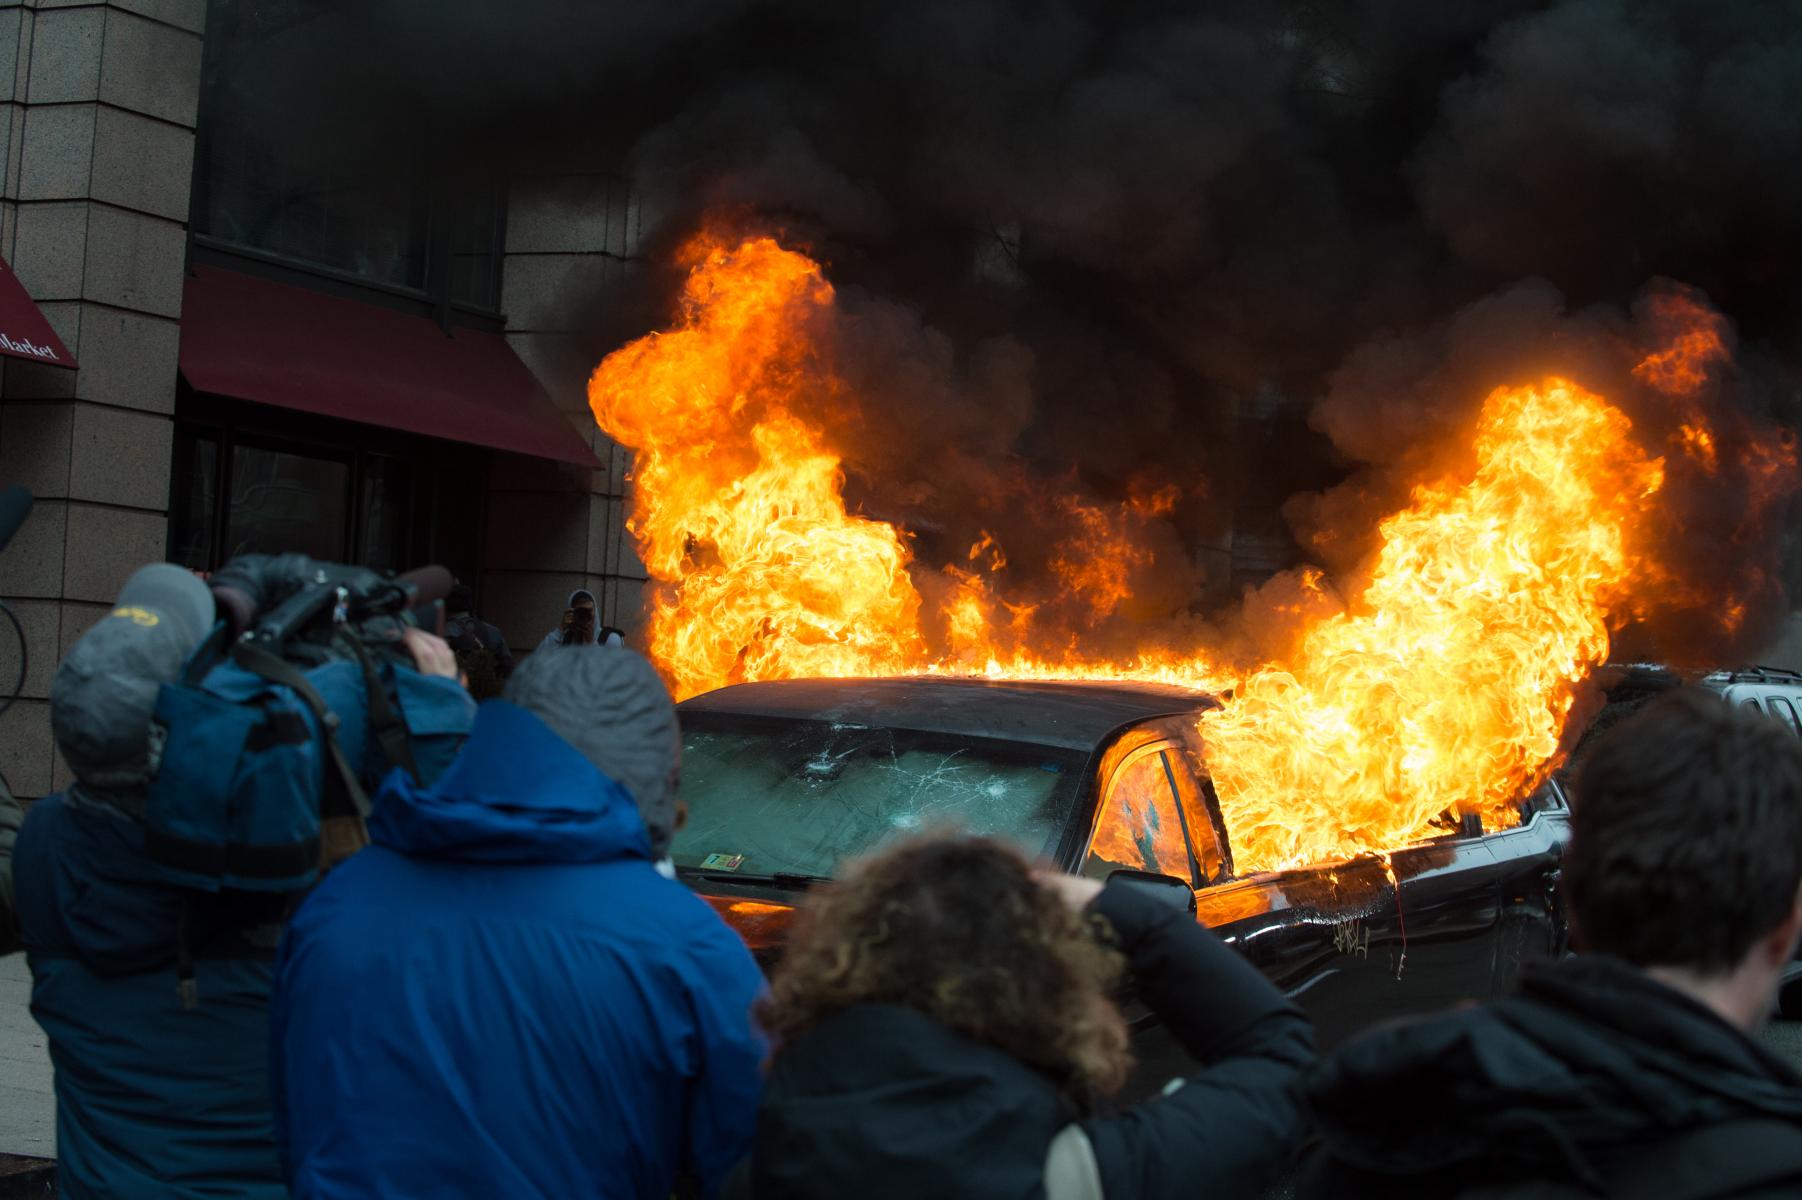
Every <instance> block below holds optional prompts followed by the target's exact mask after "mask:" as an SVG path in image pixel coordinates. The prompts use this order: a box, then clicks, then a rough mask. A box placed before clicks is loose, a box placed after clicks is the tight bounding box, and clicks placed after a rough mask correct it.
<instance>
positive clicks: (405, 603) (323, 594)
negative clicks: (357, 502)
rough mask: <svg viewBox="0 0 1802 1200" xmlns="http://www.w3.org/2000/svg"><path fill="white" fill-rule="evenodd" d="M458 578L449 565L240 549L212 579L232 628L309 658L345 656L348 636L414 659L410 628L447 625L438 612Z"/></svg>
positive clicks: (273, 649)
mask: <svg viewBox="0 0 1802 1200" xmlns="http://www.w3.org/2000/svg"><path fill="white" fill-rule="evenodd" d="M452 582H453V581H452V579H451V575H450V572H449V571H446V570H445V569H444V568H443V567H436V566H434V567H420V568H419V569H418V570H415V571H409V572H407V573H406V574H404V575H387V574H383V573H381V572H378V571H373V570H371V569H369V568H368V567H352V566H345V565H343V564H340V563H329V562H321V561H319V560H318V559H312V558H308V557H307V556H306V555H304V554H276V555H269V554H244V555H240V556H238V557H237V558H234V559H232V560H231V561H230V562H228V563H226V564H225V565H224V566H223V567H221V568H219V570H217V571H215V572H214V573H213V576H212V579H211V580H210V581H209V583H210V586H211V588H212V592H213V600H214V603H215V604H216V605H217V606H218V610H219V615H220V617H221V619H222V620H223V621H224V623H225V625H226V627H227V629H228V630H229V632H230V635H231V636H234V637H242V638H243V639H245V640H246V641H248V642H250V643H251V644H253V645H256V646H258V647H261V648H262V649H264V650H267V651H269V652H270V653H273V654H278V655H281V656H282V657H284V658H287V659H289V660H290V661H293V662H298V663H307V664H317V663H321V662H325V661H327V660H328V659H330V658H332V657H334V656H342V655H343V654H344V653H345V652H346V650H347V649H348V647H347V645H346V639H347V638H354V639H356V641H358V642H360V643H361V644H362V645H363V646H364V647H365V648H367V649H368V650H370V651H371V652H373V653H376V654H379V655H382V656H383V657H386V658H388V659H390V660H392V661H396V662H400V663H403V664H405V663H408V662H410V659H409V658H408V657H407V652H406V650H405V648H404V646H403V645H402V641H401V639H402V637H403V635H404V631H405V630H406V628H407V627H408V626H413V627H416V628H428V631H429V632H433V633H438V632H441V625H442V621H441V619H440V616H439V614H440V613H442V611H443V604H444V597H445V596H446V595H448V594H449V592H450V589H451V585H452ZM428 613H429V614H430V617H429V619H428V617H427V614H428Z"/></svg>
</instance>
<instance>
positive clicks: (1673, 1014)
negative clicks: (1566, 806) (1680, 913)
mask: <svg viewBox="0 0 1802 1200" xmlns="http://www.w3.org/2000/svg"><path fill="white" fill-rule="evenodd" d="M1307 1099H1308V1104H1309V1107H1310V1109H1311V1111H1312V1113H1313V1115H1314V1117H1315V1119H1316V1121H1317V1123H1318V1126H1319V1130H1320V1134H1321V1138H1322V1147H1321V1149H1320V1151H1319V1152H1318V1153H1317V1154H1316V1155H1314V1156H1311V1158H1310V1161H1309V1163H1308V1166H1307V1168H1306V1169H1305V1170H1304V1172H1303V1175H1302V1182H1301V1186H1300V1187H1299V1188H1298V1190H1297V1195H1298V1197H1301V1198H1302V1200H1312V1198H1313V1197H1321V1196H1333V1197H1347V1198H1349V1200H1357V1198H1359V1197H1365V1196H1370V1197H1376V1196H1381V1197H1384V1200H1407V1198H1411V1197H1417V1196H1418V1197H1425V1196H1433V1197H1441V1196H1445V1197H1479V1196H1482V1197H1489V1196H1497V1197H1500V1196H1557V1197H1564V1196H1572V1197H1574V1196H1623V1197H1629V1196H1630V1197H1641V1196H1645V1197H1659V1198H1661V1200H1690V1198H1700V1197H1718V1198H1722V1200H1725V1198H1727V1197H1733V1198H1736V1200H1743V1198H1750V1197H1765V1196H1770V1197H1776V1196H1802V1076H1798V1075H1797V1074H1796V1073H1795V1072H1794V1071H1793V1070H1791V1069H1790V1067H1789V1066H1788V1065H1787V1064H1785V1063H1784V1062H1783V1061H1782V1060H1780V1059H1778V1058H1777V1057H1775V1056H1774V1055H1772V1054H1771V1053H1770V1052H1769V1051H1767V1050H1766V1049H1765V1048H1764V1047H1763V1046H1761V1045H1759V1044H1758V1043H1757V1042H1756V1041H1754V1040H1753V1039H1752V1038H1749V1037H1747V1036H1746V1035H1745V1034H1743V1033H1741V1032H1740V1031H1739V1030H1737V1029H1734V1028H1733V1027H1732V1026H1730V1025H1728V1024H1727V1023H1726V1022H1725V1021H1723V1020H1721V1019H1720V1018H1719V1017H1717V1016H1716V1015H1715V1014H1714V1013H1712V1012H1710V1011H1709V1010H1708V1009H1706V1008H1703V1007H1702V1006H1701V1005H1699V1004H1697V1003H1696V1002H1694V1001H1693V1000H1691V999H1689V998H1688V997H1687V996H1684V995H1682V994H1680V993H1678V992H1676V991H1674V990H1672V989H1671V988H1668V987H1665V986H1664V985H1662V984H1660V983H1658V982H1657V981H1656V980H1653V979H1651V978H1650V977H1649V976H1647V975H1645V974H1644V973H1643V972H1641V971H1639V970H1636V969H1635V968H1633V967H1631V966H1628V965H1627V964H1625V963H1622V962H1619V961H1616V960H1612V959H1607V958H1601V957H1589V958H1576V959H1567V960H1565V961H1563V962H1560V963H1555V964H1550V965H1547V966H1542V967H1539V968H1536V969H1532V970H1530V971H1529V972H1528V974H1527V976H1526V978H1525V979H1524V981H1523V983H1522V987H1521V991H1520V994H1519V995H1516V996H1513V997H1510V998H1509V999H1506V1000H1503V1001H1500V1002H1498V1003H1495V1004H1490V1005H1485V1006H1481V1007H1473V1008H1467V1009H1462V1010H1458V1011H1454V1012H1450V1013H1446V1014H1443V1015H1441V1016H1437V1017H1432V1018H1429V1019H1426V1020H1421V1021H1414V1022H1408V1023H1403V1024H1397V1025H1392V1026H1388V1027H1386V1028H1383V1029H1379V1030H1376V1031H1374V1032H1372V1033H1369V1034H1367V1035H1365V1036H1363V1037H1361V1038H1359V1039H1357V1040H1355V1041H1353V1042H1350V1043H1348V1044H1347V1045H1346V1046H1344V1047H1343V1048H1342V1049H1341V1050H1340V1051H1339V1052H1338V1053H1337V1054H1335V1055H1334V1056H1333V1057H1332V1058H1331V1059H1329V1060H1328V1061H1327V1062H1325V1063H1323V1064H1322V1065H1321V1067H1320V1069H1319V1070H1318V1071H1317V1072H1315V1074H1314V1076H1313V1078H1312V1079H1310V1080H1309V1083H1308V1086H1307Z"/></svg>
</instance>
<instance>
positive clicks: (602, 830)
mask: <svg viewBox="0 0 1802 1200" xmlns="http://www.w3.org/2000/svg"><path fill="white" fill-rule="evenodd" d="M678 751H679V741H678V732H677V726H676V714H675V708H674V706H673V705H672V704H671V702H670V699H669V693H668V692H667V691H666V690H665V689H664V687H663V684H662V682H661V681H660V680H659V679H658V678H657V675H656V672H655V671H653V670H652V668H651V665H650V664H649V663H648V662H646V661H645V660H644V659H643V658H642V657H640V656H639V655H637V654H635V653H634V652H632V651H630V650H626V649H623V648H620V647H608V646H584V647H575V648H572V649H570V650H569V651H567V652H559V653H555V654H535V655H533V656H531V657H530V658H528V659H527V660H525V661H524V662H523V663H521V665H520V666H519V667H518V669H516V670H515V671H514V673H513V677H512V679H511V680H509V682H508V686H507V693H506V698H505V699H503V700H495V701H490V702H488V703H486V704H484V705H482V707H481V710H480V712H479V714H478V716H477V718H476V725H475V730H474V732H473V733H472V734H471V736H470V739H469V741H468V743H467V744H466V745H465V746H464V748H463V752H462V754H461V756H460V757H459V758H458V759H457V761H456V763H455V764H454V765H453V766H452V767H451V769H450V770H449V771H447V772H446V773H445V774H444V775H443V776H442V777H441V778H440V779H439V780H438V781H437V782H436V783H435V784H433V785H432V786H430V787H425V788H420V787H416V786H414V785H412V784H411V783H410V782H408V781H406V780H405V779H404V777H399V776H396V777H392V778H391V779H390V781H389V783H388V785H387V786H386V787H385V788H384V789H383V790H382V791H381V792H380V793H379V794H378V795H377V797H376V799H375V802H374V809H373V812H372V815H371V819H370V823H369V832H370V839H371V842H372V845H371V847H370V848H369V849H367V850H365V851H363V852H362V853H361V854H359V855H357V857H355V858H353V859H352V860H351V861H350V862H349V863H347V864H346V865H344V866H343V867H340V868H339V869H338V870H336V871H335V872H333V874H332V875H331V876H330V877H329V878H327V879H326V880H325V882H324V883H322V884H321V885H320V886H319V887H318V888H317V889H316V890H315V891H314V892H313V894H312V895H311V896H309V897H308V898H307V900H306V902H305V903H304V904H302V905H301V907H300V909H299V911H298V912H297V913H296V914H295V917H294V919H293V921H292V923H291V924H290V926H289V928H288V934H287V937H286V939H285V940H284V942H283V945H282V960H281V965H280V978H279V982H278V986H277V992H276V1000H275V1006H274V1016H273V1021H272V1028H271V1038H272V1042H271V1045H272V1061H273V1063H274V1070H275V1073H276V1080H275V1091H276V1106H277V1130H278V1136H279V1138H280V1140H281V1143H282V1148H283V1159H284V1163H285V1165H286V1168H287V1176H288V1180H289V1184H290V1186H291V1187H292V1189H293V1194H294V1195H295V1196H297V1197H352V1196H357V1197H362V1196H368V1197H377V1196H470V1197H488V1196H603V1197H605V1196H618V1197H638V1196H659V1197H661V1196H668V1195H669V1194H670V1193H671V1189H672V1186H673V1185H674V1184H675V1183H676V1181H677V1179H678V1176H679V1175H683V1174H689V1175H692V1176H694V1177H696V1178H697V1179H698V1182H699V1183H700V1185H701V1187H702V1189H703V1190H704V1192H705V1193H706V1194H708V1195H712V1194H713V1193H714V1192H715V1190H716V1189H717V1188H718V1186H719V1183H720V1180H721V1178H722V1177H723V1175H724V1173H725V1171H726V1169H727V1168H728V1167H729V1166H730V1165H731V1164H732V1163H733V1162H734V1161H736V1160H737V1159H738V1158H739V1157H741V1156H742V1155H743V1154H744V1153H745V1151H746V1150H747V1149H748V1148H749V1145H750V1137H751V1130H752V1123H753V1121H754V1120H755V1114H756V1109H757V1100H758V1096H759V1094H760V1092H761V1090H762V1083H761V1078H760V1075H759V1069H758V1067H759V1062H760V1060H761V1058H762V1056H763V1046H762V1045H761V1043H760V1041H759V1039H758V1038H757V1037H756V1036H755V1035H754V1034H753V1032H752V1028H751V1020H750V1007H751V1004H752V1002H753V1000H754V999H755V998H756V997H757V995H758V994H759V993H760V991H761V990H762V982H763V981H762V976H761V974H760V973H759V971H758V969H757V966H756V964H755V962H754V961H753V960H752V958H751V955H750V952H749V951H748V950H746V949H745V946H744V944H743V943H742V942H740V941H739V940H738V937H737V935H736V934H734V933H733V932H732V931H731V930H730V929H729V928H728V927H727V926H726V925H725V923H724V922H722V921H721V920H720V919H719V917H718V916H717V915H715V913H714V912H713V910H712V909H711V908H709V907H708V906H707V904H706V903H705V902H704V901H702V900H701V899H700V898H699V897H698V896H696V895H695V894H694V893H692V892H690V891H689V890H688V889H687V888H685V887H684V886H682V885H681V884H680V883H677V882H675V881H674V880H671V879H668V878H665V877H663V876H661V875H660V874H659V873H658V872H657V871H656V870H655V869H654V868H653V866H652V864H653V861H654V856H658V855H660V854H661V853H662V849H661V848H662V847H663V846H665V845H667V842H668V839H669V836H670V833H671V831H672V830H673V826H674V812H675V801H674V790H675V783H676V771H677V765H678ZM347 981H355V986H347Z"/></svg>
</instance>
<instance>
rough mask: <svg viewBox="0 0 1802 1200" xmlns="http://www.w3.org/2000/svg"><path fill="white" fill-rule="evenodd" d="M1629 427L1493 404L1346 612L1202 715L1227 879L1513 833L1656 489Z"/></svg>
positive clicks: (1386, 545)
mask: <svg viewBox="0 0 1802 1200" xmlns="http://www.w3.org/2000/svg"><path fill="white" fill-rule="evenodd" d="M1628 433H1629V426H1628V422H1627V419H1626V417H1624V416H1623V415H1621V413H1620V412H1619V411H1617V410H1615V409H1614V408H1612V407H1610V406H1609V405H1608V404H1607V403H1606V402H1605V401H1604V400H1603V399H1602V398H1601V397H1600V396H1597V395H1595V394H1593V393H1591V392H1588V391H1585V390H1584V389H1583V388H1581V387H1578V386H1577V385H1576V384H1574V383H1571V382H1569V381H1568V380H1563V379H1548V380H1546V381H1544V382H1543V383H1541V384H1539V385H1538V386H1535V387H1520V388H1502V389H1498V390H1497V391H1496V392H1494V393H1493V394H1492V395H1491V396H1490V397H1489V399H1488V400H1487V402H1486V403H1485V404H1484V408H1483V415H1482V419H1481V423H1480V425H1479V427H1478V429H1477V434H1476V470H1475V473H1474V474H1473V475H1472V476H1471V477H1470V478H1469V479H1467V480H1464V481H1462V482H1460V481H1458V480H1450V479H1448V480H1442V481H1440V482H1438V483H1434V484H1430V485H1426V486H1422V487H1420V488H1417V489H1416V490H1415V493H1414V497H1413V503H1412V504H1411V505H1410V506H1409V507H1408V508H1407V509H1406V510H1404V511H1402V512H1400V513H1397V514H1395V515H1394V516H1391V517H1389V518H1388V519H1387V520H1385V521H1384V522H1383V523H1382V526H1381V532H1382V539H1383V545H1382V550H1381V552H1380V554H1379V556H1378V559H1377V562H1376V566H1375V569H1374V571H1373V572H1372V575H1371V578H1370V582H1369V584H1368V586H1366V588H1365V589H1364V591H1363V594H1362V595H1361V596H1359V597H1358V598H1357V599H1356V601H1355V602H1354V604H1353V606H1352V607H1351V608H1350V609H1349V610H1348V611H1346V612H1345V613H1341V614H1338V615H1335V616H1332V617H1329V618H1327V619H1325V620H1322V621H1320V622H1318V623H1317V624H1315V625H1313V626H1312V627H1310V628H1309V629H1308V630H1307V631H1306V632H1305V634H1304V635H1303V638H1302V641H1301V645H1300V647H1299V649H1298V651H1297V653H1296V655H1295V658H1294V661H1293V662H1291V663H1289V664H1287V665H1286V667H1284V668H1282V669H1277V668H1271V669H1266V670H1263V671H1260V672H1258V673H1256V674H1254V675H1253V676H1252V677H1251V678H1250V679H1248V680H1247V681H1246V682H1245V684H1244V685H1243V686H1242V687H1241V688H1240V689H1239V691H1238V693H1237V694H1236V695H1235V696H1234V698H1233V701H1232V703H1231V704H1229V705H1227V706H1226V707H1225V708H1223V709H1221V710H1218V711H1215V712H1210V713H1208V714H1206V715H1205V716H1204V717H1203V718H1202V723H1201V728H1202V736H1203V740H1204V742H1205V744H1206V746H1207V760H1208V766H1209V770H1210V772H1211V773H1212V775H1213V779H1214V786H1215V790H1216V793H1217V794H1218V796H1219V799H1220V806H1221V810H1222V815H1223V816H1224V818H1225V820H1226V825H1227V828H1228V829H1230V830H1232V836H1233V849H1234V861H1235V866H1236V867H1237V868H1238V869H1240V870H1242V871H1243V870H1253V871H1256V870H1268V869H1275V868H1281V867H1285V866H1291V865H1295V864H1299V863H1303V862H1310V861H1316V860H1319V859H1324V858H1331V857H1335V856H1338V855H1343V854H1348V853H1355V852H1357V851H1360V850H1370V851H1382V850H1386V849H1388V848H1391V847H1394V846H1398V845H1404V844H1406V843H1407V842H1408V841H1410V840H1413V839H1415V838H1418V837H1419V836H1420V835H1421V834H1422V833H1423V832H1425V831H1426V830H1427V829H1429V828H1430V827H1431V825H1432V822H1433V821H1434V820H1435V819H1436V818H1437V817H1438V816H1439V815H1440V814H1441V813H1443V812H1445V811H1446V810H1447V809H1453V810H1456V811H1458V812H1474V813H1481V814H1483V815H1484V816H1485V817H1486V818H1488V819H1489V820H1490V821H1491V823H1492V824H1506V823H1510V822H1509V818H1508V814H1507V809H1508V806H1509V805H1510V804H1511V803H1512V802H1514V801H1517V800H1518V799H1519V798H1520V797H1521V796H1522V795H1524V794H1525V793H1526V792H1527V791H1528V790H1529V789H1530V788H1531V787H1533V786H1534V785H1535V784H1536V783H1538V782H1539V781H1540V780H1541V779H1542V778H1543V776H1544V775H1545V773H1546V772H1547V770H1548V769H1549V766H1550V763H1551V760H1552V758H1553V755H1554V754H1555V753H1556V751H1557V749H1558V744H1559V735H1560V733H1561V732H1562V730H1563V725H1564V718H1565V716H1566V714H1567V713H1568V712H1569V711H1570V706H1571V701H1572V699H1573V692H1572V689H1573V687H1574V685H1575V684H1576V683H1577V682H1578V681H1579V680H1580V679H1581V678H1582V677H1583V676H1584V675H1585V674H1587V673H1588V671H1589V670H1590V669H1592V668H1593V667H1595V666H1597V665H1598V664H1600V663H1601V662H1602V661H1603V660H1604V659H1605V658H1606V657H1607V654H1608V619H1609V616H1610V612H1611V606H1612V605H1613V604H1614V603H1615V602H1616V601H1617V600H1618V599H1620V598H1621V597H1622V596H1623V594H1624V589H1625V588H1626V587H1627V586H1628V584H1629V583H1630V581H1631V579H1632V576H1633V567H1634V561H1633V558H1632V555H1631V550H1630V546H1629V543H1628V536H1627V531H1628V530H1629V528H1630V527H1631V525H1632V524H1633V522H1634V521H1635V520H1636V519H1637V518H1638V517H1639V516H1640V515H1641V514H1642V513H1643V512H1644V511H1645V510H1646V508H1647V507H1648V504H1649V501H1650V498H1651V497H1652V496H1653V495H1654V494H1655V493H1656V492H1657V491H1658V489H1659V487H1660V486H1661V485H1662V483H1663V462H1662V460H1659V459H1647V458H1646V457H1645V455H1644V454H1643V453H1642V452H1641V451H1640V450H1639V449H1638V448H1637V447H1636V446H1635V445H1634V443H1633V442H1632V441H1631V440H1630V439H1629V437H1628Z"/></svg>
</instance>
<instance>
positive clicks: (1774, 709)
mask: <svg viewBox="0 0 1802 1200" xmlns="http://www.w3.org/2000/svg"><path fill="white" fill-rule="evenodd" d="M1765 703H1766V704H1769V705H1770V706H1771V715H1772V716H1774V717H1776V718H1777V719H1778V720H1780V721H1785V722H1788V724H1789V727H1790V729H1791V730H1793V731H1795V732H1797V733H1802V722H1798V721H1797V720H1796V710H1795V708H1794V707H1792V706H1791V704H1790V702H1789V701H1788V700H1785V699H1784V698H1783V697H1782V696H1767V697H1765Z"/></svg>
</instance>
